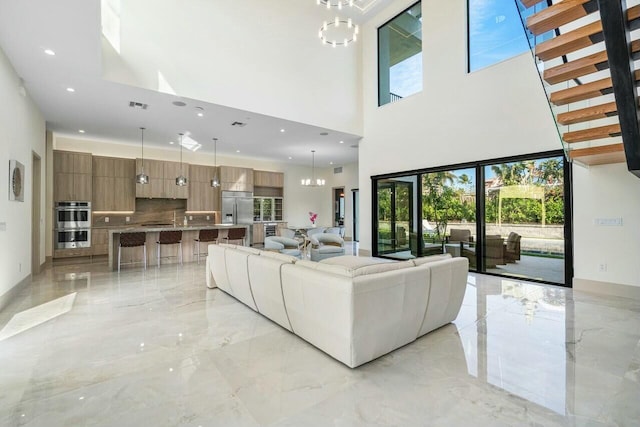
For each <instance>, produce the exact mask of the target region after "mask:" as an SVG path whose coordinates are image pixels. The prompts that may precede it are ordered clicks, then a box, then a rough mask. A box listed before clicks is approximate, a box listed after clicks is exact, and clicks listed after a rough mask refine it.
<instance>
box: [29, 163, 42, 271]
mask: <svg viewBox="0 0 640 427" xmlns="http://www.w3.org/2000/svg"><path fill="white" fill-rule="evenodd" d="M31 153H32V154H31V156H32V161H31V275H32V277H33V276H35V275H36V274H38V273H39V272H40V233H41V231H42V230H41V227H40V217H41V216H42V211H41V206H40V199H41V196H42V188H41V177H42V158H41V157H40V156H39V155H38V154H37V153H36V152H35V151H32V152H31Z"/></svg>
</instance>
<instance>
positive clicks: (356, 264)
mask: <svg viewBox="0 0 640 427" xmlns="http://www.w3.org/2000/svg"><path fill="white" fill-rule="evenodd" d="M320 262H321V263H322V264H331V265H341V266H343V267H347V268H351V269H354V268H360V267H364V266H367V265H373V264H383V263H393V262H395V261H393V260H390V259H383V258H373V257H364V256H355V255H345V256H340V257H334V258H328V259H323V260H322V261H320Z"/></svg>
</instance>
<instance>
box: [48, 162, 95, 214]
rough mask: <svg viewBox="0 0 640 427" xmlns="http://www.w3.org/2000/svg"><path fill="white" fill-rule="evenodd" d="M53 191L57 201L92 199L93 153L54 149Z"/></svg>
mask: <svg viewBox="0 0 640 427" xmlns="http://www.w3.org/2000/svg"><path fill="white" fill-rule="evenodd" d="M53 193H54V194H53V198H54V201H56V202H65V201H90V200H91V199H92V159H91V154H89V153H76V152H73V151H59V150H54V152H53Z"/></svg>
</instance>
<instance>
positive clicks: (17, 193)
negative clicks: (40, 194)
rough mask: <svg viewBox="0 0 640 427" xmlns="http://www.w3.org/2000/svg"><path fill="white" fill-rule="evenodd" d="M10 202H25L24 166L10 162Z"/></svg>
mask: <svg viewBox="0 0 640 427" xmlns="http://www.w3.org/2000/svg"><path fill="white" fill-rule="evenodd" d="M9 200H15V201H17V202H24V165H23V164H22V163H20V162H19V161H17V160H9Z"/></svg>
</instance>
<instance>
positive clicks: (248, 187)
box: [220, 166, 253, 192]
mask: <svg viewBox="0 0 640 427" xmlns="http://www.w3.org/2000/svg"><path fill="white" fill-rule="evenodd" d="M220 189H221V190H223V191H251V192H253V169H250V168H238V167H233V166H220Z"/></svg>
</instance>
